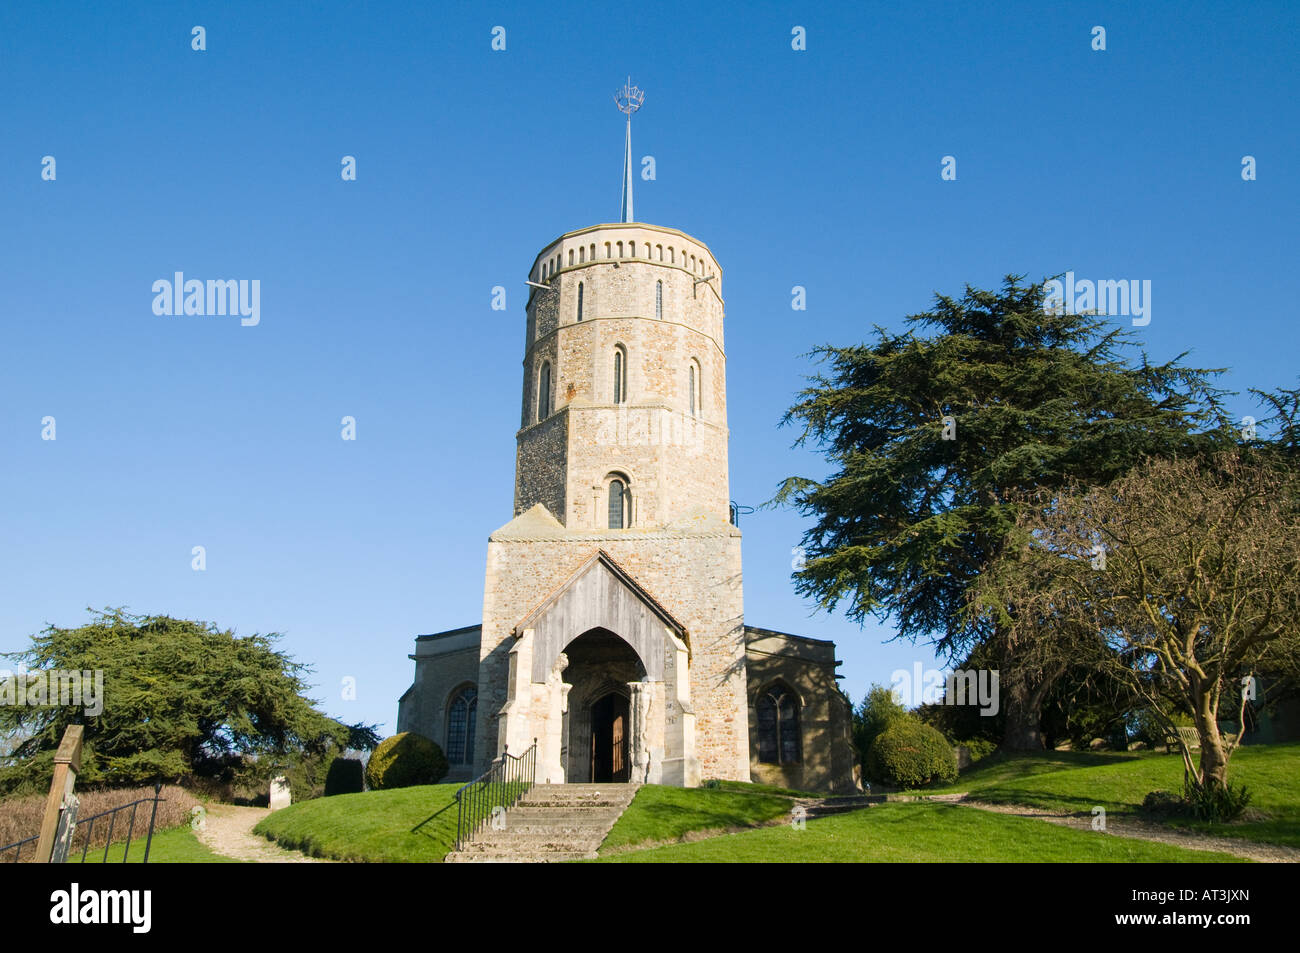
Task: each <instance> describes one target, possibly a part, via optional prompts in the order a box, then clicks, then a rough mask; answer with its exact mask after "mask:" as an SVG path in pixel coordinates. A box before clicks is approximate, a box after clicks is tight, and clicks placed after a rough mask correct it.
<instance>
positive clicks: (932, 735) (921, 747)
mask: <svg viewBox="0 0 1300 953" xmlns="http://www.w3.org/2000/svg"><path fill="white" fill-rule="evenodd" d="M867 773H868V775H869V776H870V777H871V778H872V779H874V780H877V781H883V782H884V783H886V784H892V785H895V786H897V787H902V788H914V787H921V786H923V785H926V784H930V783H931V782H933V781H955V780H957V755H956V753H955V752H954V751H953V750H952V745H950V744H948V740H947V739H946V738H944V736H943V735H941V734H940V733H939V732H938V731H937V730H936V729H934V728H931V727H930V726H929V725H924V724H921V722H920V721H918V720H916V719H915V718H906V719H901V720H899V721H895V722H893V723H892V724H891V725H889V727H887V728H886V729H885V730H884V731H882V732H881V733H880V734H879V735H877V736H876V740H875V741H874V742H872V745H871V751H870V753H869V754H868V755H867Z"/></svg>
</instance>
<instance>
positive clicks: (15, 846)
mask: <svg viewBox="0 0 1300 953" xmlns="http://www.w3.org/2000/svg"><path fill="white" fill-rule="evenodd" d="M40 839H41V835H40V834H35V835H33V836H32V837H28V838H26V839H25V840H20V841H15V842H14V843H12V844H6V845H5V846H4V847H0V857H4V855H5V852H6V851H10V850H11V851H13V852H14V857H13V860H8V861H4V862H5V863H9V864H16V863H18V862H19V860H20V858H21V857H22V855H23V845H24V844H35V843H36V842H37V841H38V840H40ZM35 849H36V848H35V847H33V848H32V850H35Z"/></svg>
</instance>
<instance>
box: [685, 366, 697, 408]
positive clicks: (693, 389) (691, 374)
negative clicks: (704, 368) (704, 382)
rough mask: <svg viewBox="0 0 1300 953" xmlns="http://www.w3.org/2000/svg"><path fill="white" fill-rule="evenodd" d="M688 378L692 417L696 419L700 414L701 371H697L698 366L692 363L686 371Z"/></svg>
mask: <svg viewBox="0 0 1300 953" xmlns="http://www.w3.org/2000/svg"><path fill="white" fill-rule="evenodd" d="M686 376H687V377H688V378H690V403H689V405H688V406H689V407H690V410H691V416H692V417H695V416H697V415H698V413H699V386H700V385H699V380H700V375H699V371H698V370H696V364H695V362H694V361H691V363H690V365H689V366H688V367H687V369H686Z"/></svg>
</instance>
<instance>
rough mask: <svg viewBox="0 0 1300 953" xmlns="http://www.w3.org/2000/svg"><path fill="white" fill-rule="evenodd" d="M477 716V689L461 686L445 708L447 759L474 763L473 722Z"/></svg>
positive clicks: (454, 762) (461, 762)
mask: <svg viewBox="0 0 1300 953" xmlns="http://www.w3.org/2000/svg"><path fill="white" fill-rule="evenodd" d="M477 717H478V689H477V688H475V687H474V686H473V685H467V686H465V687H464V688H462V689H461V690H460V691H459V692H458V693H457V694H456V697H455V698H454V699H453V700H452V703H451V705H450V706H448V708H447V760H448V761H449V762H451V763H452V764H473V763H474V722H475V721H476V719H477Z"/></svg>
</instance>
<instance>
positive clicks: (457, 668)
mask: <svg viewBox="0 0 1300 953" xmlns="http://www.w3.org/2000/svg"><path fill="white" fill-rule="evenodd" d="M481 631H482V627H481V626H467V627H466V628H463V629H454V630H452V631H450V632H443V633H438V634H436V635H426V636H420V637H419V638H417V639H416V642H415V655H413V656H412V658H413V659H414V660H415V680H414V682H413V683H412V684H411V687H410V688H409V689H407V691H406V694H404V695H403V696H402V698H401V701H399V702H398V705H397V730H398V732H403V731H414V732H416V733H417V734H421V735H424V736H425V737H426V738H431V739H432V740H433V741H436V742H437V743H438V746H439V747H440V748H443V749H444V751H445V750H446V744H447V709H448V706H449V705H450V704H451V700H452V697H453V695H454V694H455V693H457V692H458V691H459V690H460V689H461V688H462V687H464V686H465V685H476V684H478V681H479V672H478V659H479V651H478V650H479V642H480V635H481ZM482 712H483V708H482V705H481V703H480V706H479V717H480V718H482ZM477 750H478V749H477V748H476V749H475V752H476V755H477ZM480 760H481V759H479V758H477V757H476V758H475V764H462V765H456V764H454V765H451V767H450V769H449V770H448V772H447V777H446V778H444V780H446V781H458V780H469V779H470V778H471V777H474V776H475V775H476V774H477V773H478V772H477V771H475V770H474V769H475V766H476V765H477V764H478V763H479V761H480Z"/></svg>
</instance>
